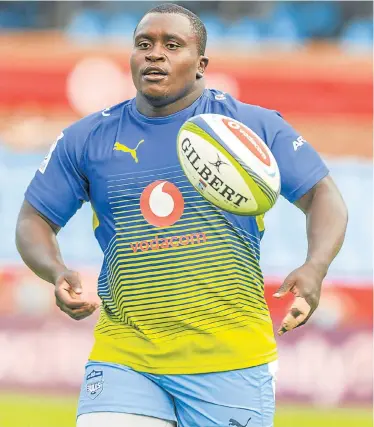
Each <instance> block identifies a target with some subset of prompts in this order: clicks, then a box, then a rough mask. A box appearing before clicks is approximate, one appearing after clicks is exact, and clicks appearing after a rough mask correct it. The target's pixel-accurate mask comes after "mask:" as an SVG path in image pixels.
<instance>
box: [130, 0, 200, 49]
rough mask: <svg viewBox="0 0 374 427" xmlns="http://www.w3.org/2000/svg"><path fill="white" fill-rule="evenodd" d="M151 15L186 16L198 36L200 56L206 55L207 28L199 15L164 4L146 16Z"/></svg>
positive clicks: (182, 8)
mask: <svg viewBox="0 0 374 427" xmlns="http://www.w3.org/2000/svg"><path fill="white" fill-rule="evenodd" d="M150 13H175V14H177V15H183V16H186V17H187V18H188V19H189V21H190V24H191V27H192V29H193V31H194V33H195V35H196V39H197V50H198V52H199V55H204V54H205V49H206V41H207V32H206V28H205V25H204V24H203V22H202V21H201V19H200V18H199V17H198V16H197V15H195V14H194V13H193V12H191V11H190V10H188V9H186V8H184V7H182V6H179V5H178V4H174V3H163V4H160V5H158V6H156V7H154V8H152V9H150V10H149V11H148V12H147V13H146V14H145V15H144V16H147V15H149V14H150ZM144 16H143V18H144ZM143 18H142V19H143ZM135 31H136V28H135ZM135 31H134V33H135Z"/></svg>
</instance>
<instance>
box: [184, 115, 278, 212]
mask: <svg viewBox="0 0 374 427" xmlns="http://www.w3.org/2000/svg"><path fill="white" fill-rule="evenodd" d="M177 153H178V157H179V161H180V164H181V166H182V169H183V171H184V173H185V174H186V176H187V178H188V180H189V181H190V182H191V184H192V185H193V186H194V187H195V189H196V190H197V191H198V192H199V193H200V194H201V195H202V196H203V197H205V199H207V200H208V201H209V202H211V203H213V204H214V205H216V206H218V207H219V208H221V209H223V210H225V211H227V212H231V213H234V214H237V215H261V214H263V213H265V212H266V211H268V210H269V209H270V208H271V207H272V206H273V205H274V204H275V202H276V200H277V198H278V196H279V192H280V174H279V169H278V165H277V162H276V160H275V158H274V156H273V154H272V153H271V151H270V150H269V148H268V147H267V145H266V144H265V143H264V141H263V140H262V139H261V138H260V137H259V136H258V135H257V134H256V133H255V132H254V131H253V130H251V129H249V128H248V127H247V126H246V125H244V124H243V123H241V122H239V121H237V120H235V119H232V118H230V117H226V116H222V115H220V114H200V115H198V116H194V117H191V118H190V119H189V120H187V121H186V122H185V123H184V124H183V126H182V127H181V128H180V130H179V133H178V137H177Z"/></svg>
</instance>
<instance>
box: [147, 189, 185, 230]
mask: <svg viewBox="0 0 374 427" xmlns="http://www.w3.org/2000/svg"><path fill="white" fill-rule="evenodd" d="M140 210H141V211H142V214H143V216H144V219H145V220H146V221H147V222H148V223H149V224H151V225H154V226H155V227H169V226H171V225H173V224H174V223H176V222H177V221H178V220H179V219H180V218H181V216H182V214H183V211H184V199H183V196H182V193H181V192H180V191H179V189H178V188H177V187H176V186H175V185H174V184H172V183H171V182H168V181H155V182H153V183H152V184H149V185H148V186H147V187H146V188H145V189H144V190H143V192H142V195H141V196H140Z"/></svg>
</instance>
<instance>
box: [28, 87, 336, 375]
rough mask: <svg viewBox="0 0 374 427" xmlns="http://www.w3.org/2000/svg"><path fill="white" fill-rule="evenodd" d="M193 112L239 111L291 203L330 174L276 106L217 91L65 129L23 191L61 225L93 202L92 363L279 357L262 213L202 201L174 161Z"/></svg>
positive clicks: (121, 108)
mask: <svg viewBox="0 0 374 427" xmlns="http://www.w3.org/2000/svg"><path fill="white" fill-rule="evenodd" d="M203 113H217V114H221V115H225V116H228V117H230V118H234V119H236V120H239V121H240V122H242V123H244V124H245V125H246V126H248V127H249V128H250V129H252V130H253V131H254V132H255V133H256V134H257V135H259V136H260V137H261V138H262V139H263V140H264V141H265V143H266V144H267V145H268V147H269V148H270V150H271V151H272V153H273V155H274V156H275V159H276V160H277V162H278V166H279V170H280V175H281V194H282V195H283V196H284V197H285V198H287V199H288V200H289V201H290V202H294V201H295V200H297V199H299V198H300V197H301V196H303V195H304V194H305V193H306V192H307V191H308V190H310V189H311V188H312V187H313V186H314V185H315V184H316V183H317V182H318V181H319V180H321V179H322V178H323V177H324V176H326V175H327V173H328V170H327V168H326V166H325V164H324V163H323V161H322V160H321V159H320V157H319V155H318V154H317V153H316V152H315V150H314V149H313V148H312V146H311V145H309V144H308V143H307V142H306V141H305V140H304V139H303V138H302V137H301V136H300V135H299V134H298V133H297V132H296V131H295V130H294V129H293V128H292V127H291V126H290V125H289V124H288V123H287V122H285V121H284V119H283V118H282V117H281V116H280V114H279V113H277V112H275V111H271V110H267V109H265V108H261V107H258V106H253V105H249V104H244V103H242V102H239V101H238V100H236V99H234V98H233V97H231V96H230V95H228V94H224V93H221V92H219V91H216V90H205V91H204V93H203V94H202V95H201V97H200V98H199V99H197V100H196V101H195V102H194V103H193V104H192V105H190V106H189V107H188V108H186V109H184V110H181V111H179V112H177V113H175V114H172V115H170V116H166V117H158V118H153V117H152V118H150V117H146V116H144V115H142V114H140V113H139V111H138V110H137V108H136V103H135V99H132V100H128V101H125V102H123V103H121V104H119V105H116V106H114V107H112V108H109V109H106V110H104V111H102V112H98V113H95V114H92V115H90V116H88V117H85V118H83V119H82V120H80V121H78V122H76V123H74V124H73V125H71V126H70V127H68V128H67V129H65V130H63V132H62V133H61V134H60V136H59V137H58V138H57V140H56V142H55V143H54V144H53V145H52V147H51V149H50V151H49V153H48V154H47V156H46V157H45V159H44V161H43V163H42V164H41V166H40V168H39V169H38V171H37V172H36V174H35V177H34V178H33V180H32V181H31V183H30V185H29V187H28V189H27V191H26V194H25V197H26V200H27V201H28V202H29V203H30V204H31V205H32V206H34V208H35V209H37V210H38V211H39V212H41V213H42V214H43V215H44V216H46V217H47V218H49V220H51V221H52V222H54V223H55V224H57V225H59V226H61V227H63V226H64V225H65V224H66V223H67V221H68V220H69V219H70V218H71V217H72V215H74V214H75V212H76V211H77V210H78V209H79V208H80V207H81V205H82V203H84V202H90V203H91V205H92V209H93V228H94V233H95V236H96V239H97V241H98V243H99V245H100V247H101V249H102V251H103V253H104V261H103V265H102V268H101V273H100V276H99V279H98V294H99V296H100V298H101V300H102V306H101V314H100V319H99V321H98V323H97V325H96V328H95V344H94V346H93V349H92V352H91V355H90V359H91V360H96V361H104V362H114V363H120V364H124V365H127V366H130V367H132V368H133V369H135V370H138V371H143V372H150V373H155V374H189V373H204V372H218V371H225V370H231V369H241V368H246V367H250V366H255V365H260V364H263V363H267V362H270V361H273V360H275V359H276V358H277V353H276V343H275V339H274V334H273V327H272V322H271V319H270V315H269V311H268V307H267V304H266V302H265V299H264V281H263V276H262V272H261V269H260V266H259V259H260V241H261V237H262V234H263V231H264V226H263V218H262V217H250V216H238V215H235V214H232V213H228V212H225V211H222V210H220V209H219V208H217V207H215V206H213V205H212V204H210V203H209V202H208V201H206V200H205V199H204V198H203V197H202V196H201V195H200V194H199V193H198V192H197V191H196V190H195V189H194V188H193V186H192V185H191V184H190V183H189V181H188V180H187V178H186V176H185V175H184V173H183V171H182V168H181V166H180V163H179V161H178V156H177V150H176V137H177V134H178V131H179V129H180V127H181V126H182V124H183V123H184V122H185V121H186V120H187V119H189V118H191V117H193V116H196V115H198V114H203ZM212 167H213V166H212ZM87 250H89V248H87Z"/></svg>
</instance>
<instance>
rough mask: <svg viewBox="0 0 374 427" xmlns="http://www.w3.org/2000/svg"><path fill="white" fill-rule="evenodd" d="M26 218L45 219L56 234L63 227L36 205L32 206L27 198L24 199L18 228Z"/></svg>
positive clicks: (30, 219)
mask: <svg viewBox="0 0 374 427" xmlns="http://www.w3.org/2000/svg"><path fill="white" fill-rule="evenodd" d="M24 220H25V221H38V222H39V221H40V220H43V221H44V222H45V223H47V224H48V225H49V226H50V227H51V229H52V231H53V232H54V233H55V234H57V233H58V232H59V231H60V230H61V227H60V226H59V225H57V224H55V223H54V222H53V221H51V220H50V219H49V218H47V217H46V216H45V215H43V214H42V213H41V212H39V211H38V210H37V209H35V208H34V206H32V205H31V204H30V203H29V202H28V201H27V200H26V199H25V200H24V201H23V203H22V206H21V209H20V212H19V215H18V221H17V228H18V226H19V225H20V224H21V223H22V221H24Z"/></svg>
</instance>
